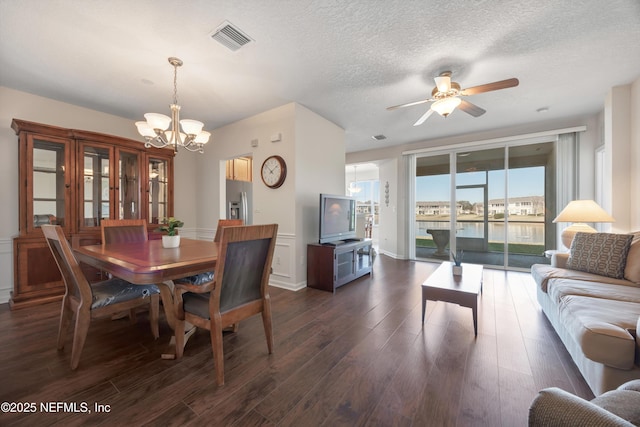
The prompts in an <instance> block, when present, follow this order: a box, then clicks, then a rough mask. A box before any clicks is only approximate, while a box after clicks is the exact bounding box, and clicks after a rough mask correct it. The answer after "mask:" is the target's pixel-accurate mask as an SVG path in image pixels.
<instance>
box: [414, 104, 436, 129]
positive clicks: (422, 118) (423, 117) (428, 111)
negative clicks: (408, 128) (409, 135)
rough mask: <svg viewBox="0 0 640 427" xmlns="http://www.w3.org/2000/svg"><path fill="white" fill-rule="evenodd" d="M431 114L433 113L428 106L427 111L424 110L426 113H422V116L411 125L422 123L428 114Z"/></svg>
mask: <svg viewBox="0 0 640 427" xmlns="http://www.w3.org/2000/svg"><path fill="white" fill-rule="evenodd" d="M432 114H433V110H432V109H431V108H429V109H428V110H427V112H426V113H424V114H423V115H422V117H420V118H419V119H418V121H417V122H415V123H414V124H413V125H414V126H420V125H421V124H423V123H424V122H425V120H427V119H428V118H429V116H430V115H432Z"/></svg>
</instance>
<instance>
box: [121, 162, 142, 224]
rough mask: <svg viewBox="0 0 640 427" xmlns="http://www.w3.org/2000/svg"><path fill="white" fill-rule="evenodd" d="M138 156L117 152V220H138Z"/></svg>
mask: <svg viewBox="0 0 640 427" xmlns="http://www.w3.org/2000/svg"><path fill="white" fill-rule="evenodd" d="M139 159H140V156H139V154H138V153H136V152H128V151H124V150H119V151H118V185H117V188H116V189H117V193H118V212H117V216H116V218H117V219H138V218H140V160H139Z"/></svg>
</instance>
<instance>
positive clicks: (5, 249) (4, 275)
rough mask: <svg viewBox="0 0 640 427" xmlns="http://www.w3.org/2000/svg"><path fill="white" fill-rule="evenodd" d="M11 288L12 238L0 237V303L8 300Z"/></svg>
mask: <svg viewBox="0 0 640 427" xmlns="http://www.w3.org/2000/svg"><path fill="white" fill-rule="evenodd" d="M12 290H13V239H0V304H4V303H7V302H9V298H11V291H12Z"/></svg>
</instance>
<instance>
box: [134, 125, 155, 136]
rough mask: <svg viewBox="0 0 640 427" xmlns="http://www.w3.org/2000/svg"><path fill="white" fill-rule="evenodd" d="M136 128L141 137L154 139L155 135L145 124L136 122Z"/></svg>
mask: <svg viewBox="0 0 640 427" xmlns="http://www.w3.org/2000/svg"><path fill="white" fill-rule="evenodd" d="M136 127H137V128H138V133H140V135H142V136H146V137H149V138H155V136H156V133H155V132H154V130H153V128H152V127H151V126H149V123H147V122H136Z"/></svg>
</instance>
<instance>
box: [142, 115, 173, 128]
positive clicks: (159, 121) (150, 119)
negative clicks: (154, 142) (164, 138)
mask: <svg viewBox="0 0 640 427" xmlns="http://www.w3.org/2000/svg"><path fill="white" fill-rule="evenodd" d="M144 118H145V119H147V123H148V124H149V126H151V128H152V129H160V130H167V129H168V128H169V125H170V124H171V117H169V116H165V115H164V114H158V113H147V114H145V115H144Z"/></svg>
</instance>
